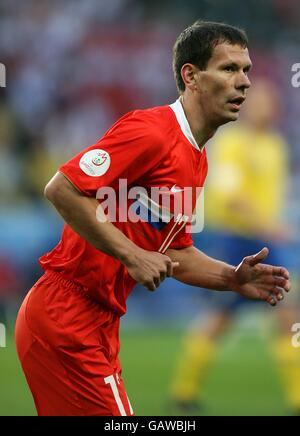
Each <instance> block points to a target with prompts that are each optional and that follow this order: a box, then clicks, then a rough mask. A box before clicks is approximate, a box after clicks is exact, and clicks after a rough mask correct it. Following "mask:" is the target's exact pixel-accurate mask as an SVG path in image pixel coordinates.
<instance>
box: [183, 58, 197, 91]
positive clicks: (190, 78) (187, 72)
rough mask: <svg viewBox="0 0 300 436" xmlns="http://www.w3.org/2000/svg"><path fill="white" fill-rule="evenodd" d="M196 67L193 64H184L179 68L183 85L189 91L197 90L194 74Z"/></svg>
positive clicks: (195, 73)
mask: <svg viewBox="0 0 300 436" xmlns="http://www.w3.org/2000/svg"><path fill="white" fill-rule="evenodd" d="M197 72H198V68H197V67H196V66H195V65H193V64H184V65H183V66H182V68H181V77H182V80H183V82H184V84H185V87H186V88H188V89H190V90H191V91H196V90H197V81H196V75H197Z"/></svg>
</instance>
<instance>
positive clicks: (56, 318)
mask: <svg viewBox="0 0 300 436" xmlns="http://www.w3.org/2000/svg"><path fill="white" fill-rule="evenodd" d="M83 292H84V291H83V290H82V289H81V288H79V287H78V286H77V285H75V284H74V283H72V282H69V281H67V280H64V279H63V278H62V277H61V275H60V274H58V273H54V272H46V274H45V275H44V276H42V277H41V278H40V280H39V281H38V282H37V283H36V284H35V285H34V286H33V288H32V289H31V291H30V292H29V294H28V295H27V297H26V298H25V300H24V302H23V304H22V307H21V309H20V312H19V315H18V319H17V324H16V344H17V351H18V354H19V358H20V361H21V364H22V368H23V371H24V373H25V376H26V379H27V382H28V385H29V387H30V390H31V392H32V395H33V397H34V401H35V405H36V408H37V411H38V414H39V415H40V416H61V415H62V416H101V415H104V416H108V415H112V416H118V415H119V416H120V415H123V416H127V415H132V414H133V411H132V409H131V406H130V403H129V400H128V397H127V395H126V392H125V388H124V383H123V380H122V378H121V366H120V362H119V359H118V353H119V348H120V346H119V324H120V319H119V317H118V316H116V315H115V314H113V313H112V312H110V311H108V310H106V309H103V308H102V307H101V306H100V305H99V304H98V303H96V302H94V301H92V300H90V299H89V298H88V297H87V296H86V295H84V293H83Z"/></svg>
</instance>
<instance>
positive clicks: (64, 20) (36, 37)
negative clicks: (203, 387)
mask: <svg viewBox="0 0 300 436" xmlns="http://www.w3.org/2000/svg"><path fill="white" fill-rule="evenodd" d="M199 18H200V19H205V20H212V21H224V22H227V23H229V24H233V25H237V26H239V27H242V28H244V29H245V30H246V31H247V34H248V36H249V40H250V50H251V58H252V61H253V64H254V68H253V71H252V72H251V76H250V78H251V79H252V81H253V83H255V80H256V78H259V80H264V81H265V83H269V84H270V86H271V88H272V89H275V88H276V104H275V103H274V106H273V109H274V108H275V109H276V110H275V112H276V113H275V114H274V113H273V115H272V119H271V120H270V124H272V131H273V130H274V131H275V130H276V131H277V132H279V135H280V138H281V141H282V142H281V144H282V148H284V156H285V157H284V162H285V163H284V165H285V168H286V174H284V176H283V175H282V174H281V175H280V177H282V180H284V185H285V186H284V191H283V192H281V194H280V195H283V197H281V198H282V199H283V200H282V203H281V200H280V201H279V203H281V207H280V204H279V206H278V207H277V209H280V210H277V211H276V214H277V215H280V219H279V221H280V223H281V224H280V226H279V227H278V228H277V229H278V232H277V235H276V230H274V229H276V227H272V228H271V224H272V223H273V221H274V220H273V218H272V216H271V217H270V228H269V230H270V232H269V234H268V238H263V237H262V235H258V234H257V235H254V234H253V228H252V227H254V226H251V225H250V224H249V223H252V222H254V223H255V221H256V217H255V213H254V215H253V217H252V221H251V214H249V215H248V218H250V219H249V220H248V224H249V228H248V229H244V235H243V236H245V237H247V236H249V237H250V238H251V237H252V238H253V237H255V236H257V238H258V239H260V240H263V239H264V240H266V242H268V241H270V242H272V241H271V239H274V240H275V242H276V243H280V244H282V245H281V247H283V246H284V249H283V250H282V251H281V259H280V260H281V261H282V263H285V265H286V266H287V267H289V268H290V269H291V272H292V276H293V284H294V292H295V295H297V291H298V289H297V288H298V284H297V283H298V280H299V278H298V275H299V264H300V241H299V228H300V207H299V196H300V147H299V144H300V123H299V113H300V88H293V86H292V84H291V81H292V76H293V74H294V73H292V65H293V64H295V63H298V62H300V54H299V47H300V7H299V1H298V0H261V1H259V0H248V1H247V2H241V1H238V0H163V1H162V0H160V1H158V0H151V1H150V0H109V1H108V0H86V1H79V0H65V1H61V0H51V1H50V0H41V1H38V0H25V1H22V2H21V1H18V0H2V1H1V3H0V62H1V63H2V64H4V65H5V66H6V85H7V86H6V88H0V323H1V322H2V323H5V324H6V325H7V326H8V327H9V326H11V327H12V326H13V322H14V318H15V315H16V311H17V309H18V306H19V303H20V301H21V299H22V297H23V296H24V294H25V293H26V292H27V291H28V289H29V288H30V287H31V286H32V284H33V283H34V281H35V280H36V278H38V277H39V276H40V275H41V273H42V271H41V270H40V268H39V266H38V263H37V259H38V257H39V256H40V255H42V254H43V253H44V252H46V251H49V250H50V249H52V248H53V247H54V245H55V244H56V243H57V242H58V240H59V238H60V230H61V228H62V220H61V219H60V218H59V217H58V216H57V213H56V212H55V211H54V210H53V208H52V207H51V206H50V205H49V204H47V202H46V201H45V200H44V198H43V189H44V186H45V184H46V183H47V181H48V180H49V179H50V178H51V176H52V175H53V174H54V173H55V172H56V170H57V168H58V166H59V165H60V164H62V163H63V162H65V161H67V160H68V159H69V158H71V157H72V156H73V155H74V154H75V153H76V152H78V151H79V150H81V149H82V148H85V147H87V146H89V145H91V144H93V143H94V142H95V141H96V140H97V139H99V138H100V137H101V136H102V135H103V134H104V133H105V131H106V130H107V129H108V128H109V127H110V126H111V124H112V123H114V122H115V121H116V120H117V119H118V118H119V117H120V116H122V115H123V114H124V113H126V112H128V111H130V110H133V109H136V108H146V107H151V106H156V105H164V104H169V103H172V102H174V101H175V100H176V98H177V90H176V86H175V83H174V80H173V72H172V46H173V44H174V42H175V39H176V37H177V36H178V34H179V33H180V32H181V31H182V30H183V29H184V28H185V27H187V26H188V25H190V24H192V23H193V22H194V21H195V20H197V19H199ZM271 88H268V87H267V88H265V90H266V89H268V90H270V89H271ZM270 92H271V91H270ZM259 105H261V106H260V108H261V109H262V108H264V107H265V103H264V102H263V101H261V100H259ZM267 106H268V104H267ZM257 107H258V106H257ZM253 108H254V109H253ZM252 111H254V112H255V104H254V106H253V102H252ZM254 112H253V113H254ZM248 116H249V114H248ZM248 121H249V119H248ZM252 122H253V120H252ZM252 127H253V126H252ZM269 127H270V126H269ZM270 128H271V127H270ZM226 129H227V128H226ZM227 135H229V138H235V136H234V135H235V133H234V131H232V132H230V131H228V134H227ZM243 135H244V136H245V133H244V134H242V136H240V137H243ZM227 137H228V136H227ZM218 138H220V139H218ZM253 138H254V139H253V141H256V139H255V137H254V136H253ZM248 139H249V137H248ZM260 139H261V138H259V140H260ZM216 141H217V142H218V141H220V146H221V144H222V134H221V135H220V136H218V137H217V140H216ZM224 141H225V140H224ZM229 143H230V144H231V143H232V141H231V139H230V140H229ZM209 147H210V144H208V149H209ZM250 147H251V144H250ZM212 150H214V148H213V147H212ZM265 150H267V149H265ZM209 154H210V163H211V165H212V168H213V166H214V162H213V161H214V159H215V158H216V161H218V162H217V163H218V165H219V166H218V168H219V169H220V165H222V157H220V156H219V157H218V153H215V152H213V153H210V152H209ZM216 156H217V157H216ZM232 157H236V155H235V151H234V150H233V152H232ZM260 158H262V165H265V167H266V169H268V168H271V166H272V162H273V161H272V159H270V156H269V155H268V153H267V151H266V154H265V155H262V154H261V153H260ZM218 159H219V160H218ZM220 159H221V160H220ZM224 159H225V160H226V159H227V162H225V163H227V164H228V156H227V157H224ZM282 162H283V161H282ZM224 168H225V167H224ZM274 168H275V167H274ZM225 170H226V168H225V169H224V171H223V172H222V170H221V173H222V174H225V178H224V180H227V181H229V182H228V183H229V186H228V185H226V186H227V187H228V189H229V190H230V189H231V187H230V183H231V182H232V180H234V178H233V177H232V174H233V173H232V172H231V171H230V172H229V173H228V172H227V173H226V171H225ZM212 174H219V173H218V172H217V173H214V172H213V171H212ZM226 174H227V175H226ZM273 176H274V174H273ZM249 177H251V175H250V173H249ZM275 178H276V174H275ZM210 180H211V179H210ZM216 180H218V176H217V175H216V177H215V178H214V181H216ZM219 181H220V180H219ZM209 183H211V182H209ZM221 185H222V183H221ZM211 187H212V188H213V184H212V185H211ZM208 188H209V189H210V186H208ZM215 188H216V186H215ZM221 188H222V189H223V191H222V192H223V193H224V192H225V191H224V185H223V186H221ZM209 189H208V192H209ZM220 192H221V191H219V192H218V190H217V189H216V190H215V194H217V195H215V196H214V195H212V196H211V201H210V204H209V208H208V212H207V219H206V223H205V224H206V225H205V231H204V233H203V236H202V235H198V236H197V238H196V240H197V244H198V246H199V247H200V248H204V250H205V249H206V248H207V249H208V251H209V252H210V253H214V252H215V253H216V254H217V255H218V254H219V257H220V255H221V254H222V250H223V251H224V260H226V258H227V259H228V253H230V252H231V250H232V246H231V245H230V243H229V245H228V240H227V242H226V241H225V240H224V234H226V232H227V233H228V232H229V233H230V232H231V231H232V228H230V225H229V227H228V226H227V228H226V226H225V221H226V220H225V221H223V224H224V228H223V229H222V219H221V218H220V220H219V221H218V219H216V220H214V218H218V217H221V210H222V208H221V206H218V202H216V203H213V201H214V199H215V198H217V197H218V195H219V194H220ZM242 192H243V191H240V194H242ZM273 194H274V192H273ZM263 195H264V194H263V193H260V198H261V197H263ZM268 195H269V194H266V197H265V198H266V200H269V201H271V197H269V198H267V197H268ZM270 195H271V194H270ZM219 196H220V195H219ZM221 199H224V197H223V194H221ZM254 204H255V201H254ZM264 204H265V203H264V200H263V199H262V205H261V207H262V208H263V207H264ZM265 209H266V208H265ZM232 210H233V209H232ZM236 210H240V209H236ZM218 213H219V215H218ZM277 215H276V220H277V218H278V217H277ZM210 218H212V224H214V226H215V227H214V226H212V228H210V225H209V222H210ZM227 218H228V217H227ZM213 221H215V222H214V223H213ZM271 221H272V223H271ZM229 222H230V218H229ZM227 224H228V220H227ZM264 225H265V227H264V231H263V232H262V233H263V234H264V236H266V235H267V233H268V232H267V231H266V230H268V222H267V221H265V223H264ZM213 227H214V228H213ZM250 227H251V229H250ZM258 227H259V226H258ZM248 230H249V234H248V235H247V231H248ZM256 230H257V231H258V228H257V229H256ZM251 232H252V233H251ZM235 236H236V235H235ZM239 236H240V235H239ZM220 238H221V239H220ZM231 242H232V240H231ZM273 242H274V241H273ZM226 243H227V246H226ZM243 247H244V250H246V245H244V246H243ZM250 247H251V245H249V249H250ZM225 251H226V253H225ZM245 254H251V253H248V252H245ZM204 292H205V291H204ZM199 294H200V293H199V290H197V291H196V290H195V289H190V290H187V289H184V287H183V286H179V285H178V284H177V285H175V284H174V282H173V281H166V282H165V283H164V284H163V286H162V288H161V289H160V290H159V291H158V292H156V293H155V294H149V293H147V292H146V291H145V290H143V289H141V288H137V289H136V291H135V292H133V295H132V297H131V298H130V303H129V314H128V320H127V321H125V325H126V323H127V324H128V325H132V324H133V325H139V326H141V325H144V326H148V325H156V326H157V324H158V321H159V323H161V324H162V323H165V324H167V325H168V328H169V327H170V326H171V325H176V326H178V325H185V324H186V321H189V320H190V319H194V316H195V315H197V314H198V313H199V311H200V312H201V308H202V312H203V311H204V310H205V309H203V308H205V307H206V304H207V301H206V299H205V298H204V299H203V301H202V302H201V299H200V300H199ZM292 301H294V300H292ZM211 303H212V302H211V301H210V303H209V304H210V308H211ZM212 304H215V303H214V302H213V303H212ZM293 304H294V303H293ZM295 306H296V304H295ZM216 307H218V303H216ZM252 307H253V306H252ZM259 311H260V309H257V312H259ZM296 316H297V315H294V318H292V319H291V318H290V317H289V318H288V319H289V322H290V323H291V322H293V321H294V322H297V321H300V318H299V319H298V320H297V318H296ZM244 319H245V318H243V320H244ZM247 319H248V321H249V325H248V327H249V326H250V329H253V328H254V329H255V328H256V327H257V326H256V318H254V319H252V318H251V316H250V318H249V317H248V318H247ZM243 322H244V321H242V324H243ZM196 324H197V323H196ZM194 325H195V322H194ZM215 333H216V332H215ZM159 336H160V335H159V334H158V336H157V338H159ZM197 340H198V339H197ZM174 344H175V342H174ZM197 344H198V342H197ZM175 348H176V350H177V345H176V346H175V345H174V350H175ZM196 348H197V345H196ZM160 351H162V350H160ZM152 357H153V356H152ZM252 358H253V356H252ZM191 359H193V357H191ZM131 363H132V362H131ZM195 365H196V366H197V363H196V364H195ZM196 372H197V370H195V373H196ZM178 378H180V376H178ZM183 383H185V382H184V380H183ZM185 386H186V384H185ZM9 389H10V388H9ZM174 390H175V393H176V392H177V393H178V389H177V391H176V387H175V388H174ZM184 392H185V391H184ZM184 392H183V394H184ZM179 393H180V388H179ZM181 393H182V392H181ZM185 393H186V392H185ZM190 394H191V393H190ZM298 400H299V401H298V403H299V411H300V398H299V399H298ZM225 403H226V401H225V402H224V404H225ZM151 410H153V409H151Z"/></svg>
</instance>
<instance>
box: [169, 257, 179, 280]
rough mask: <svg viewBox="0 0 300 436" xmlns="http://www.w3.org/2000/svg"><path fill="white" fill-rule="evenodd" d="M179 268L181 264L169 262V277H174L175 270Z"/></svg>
mask: <svg viewBox="0 0 300 436" xmlns="http://www.w3.org/2000/svg"><path fill="white" fill-rule="evenodd" d="M178 267H179V262H172V261H170V262H168V264H167V277H172V276H173V273H174V271H173V270H174V268H178Z"/></svg>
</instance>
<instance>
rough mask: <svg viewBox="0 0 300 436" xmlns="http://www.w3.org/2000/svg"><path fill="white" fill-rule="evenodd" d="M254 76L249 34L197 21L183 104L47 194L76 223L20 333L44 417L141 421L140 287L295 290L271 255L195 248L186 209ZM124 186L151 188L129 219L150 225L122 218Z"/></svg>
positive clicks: (73, 163)
mask: <svg viewBox="0 0 300 436" xmlns="http://www.w3.org/2000/svg"><path fill="white" fill-rule="evenodd" d="M250 67H251V61H250V58H249V53H248V49H247V38H246V35H245V33H244V32H243V31H241V30H239V29H236V28H234V27H232V26H228V25H225V24H218V23H209V22H196V23H195V24H194V25H192V26H190V27H189V28H188V29H186V30H185V31H184V32H183V33H182V34H181V35H180V36H179V38H178V39H177V41H176V43H175V46H174V72H175V78H176V82H177V87H178V90H179V94H180V98H179V99H178V100H177V101H176V102H175V103H174V104H172V105H170V106H162V107H156V108H152V109H147V110H136V111H133V112H131V113H129V114H127V115H125V116H124V117H123V118H121V119H120V120H119V121H117V122H116V124H114V125H113V126H112V127H111V129H110V130H108V132H107V133H106V134H105V135H104V136H103V138H101V139H100V140H99V141H98V142H97V143H96V144H94V145H93V146H91V147H89V148H87V149H85V150H83V151H82V152H81V153H79V154H78V155H77V156H75V157H74V158H73V159H71V160H70V161H69V162H67V163H66V164H65V165H63V166H62V167H61V168H60V169H59V172H58V173H57V174H56V175H55V176H54V177H53V179H52V180H51V181H50V182H49V184H48V185H47V187H46V190H45V195H46V197H47V198H48V199H49V200H50V201H51V202H52V203H53V205H54V206H55V207H56V209H57V210H58V212H59V213H60V214H61V216H62V217H63V218H64V220H65V223H66V224H65V227H64V231H63V235H62V239H61V241H60V243H59V244H58V245H57V247H55V248H54V250H53V251H52V252H51V253H47V254H46V255H44V256H43V257H42V258H41V259H40V264H41V266H42V268H43V269H44V270H45V274H44V275H43V276H42V277H41V278H40V280H39V281H38V282H37V283H36V284H35V285H34V286H33V288H32V289H31V291H30V292H29V294H28V295H27V297H26V298H25V301H24V302H23V305H22V307H21V309H20V312H19V316H18V320H17V326H16V341H17V350H18V354H19V357H20V361H21V363H22V367H23V370H24V373H25V375H26V378H27V382H28V384H29V387H30V389H31V392H32V394H33V397H34V400H35V404H36V407H37V411H38V414H39V415H73V416H74V415H78V416H79V415H85V416H96V415H122V416H126V415H132V414H133V410H132V408H131V405H130V402H129V399H128V397H127V395H126V391H125V388H124V383H123V380H122V377H121V365H120V362H119V359H118V353H119V348H120V344H119V321H120V317H121V316H122V315H124V313H125V312H126V299H127V297H128V295H129V293H130V291H131V290H132V288H133V286H134V285H135V284H136V283H140V284H143V285H144V286H145V287H146V288H147V289H149V290H151V291H153V290H155V289H156V288H157V287H158V286H159V284H160V283H161V282H162V281H163V280H164V279H165V278H166V277H171V276H173V277H174V278H175V279H177V280H180V281H182V282H184V283H187V284H190V285H193V286H199V287H207V288H209V289H215V290H219V291H227V290H231V291H235V292H238V293H240V294H241V295H243V296H245V297H247V298H251V299H257V300H264V301H266V302H268V303H269V304H271V305H275V304H276V301H280V300H282V299H283V291H284V290H286V291H289V289H290V282H289V273H288V271H287V270H286V269H285V268H283V267H275V266H269V265H263V264H261V263H260V262H261V261H263V260H264V259H265V258H266V256H267V254H268V249H267V248H263V249H262V250H261V251H260V252H259V253H257V254H256V255H251V256H248V257H246V258H244V259H243V260H242V261H241V263H240V265H239V266H231V265H227V264H225V263H223V262H220V261H218V260H215V259H212V258H209V257H208V256H206V255H205V254H204V253H202V252H200V251H199V250H197V249H196V248H194V247H193V241H192V237H191V233H189V232H188V231H187V230H186V226H187V221H188V220H187V218H188V219H189V220H190V218H191V217H190V216H189V215H188V216H186V215H185V214H177V213H175V209H174V207H175V206H174V204H175V201H174V199H175V198H176V196H177V195H181V194H183V193H184V191H185V190H186V188H187V187H190V188H192V190H193V192H194V190H195V189H196V188H197V187H201V186H203V184H204V181H205V177H206V174H207V160H206V152H205V148H204V144H205V143H206V142H207V140H208V139H209V138H210V137H211V136H212V135H213V134H214V133H215V131H216V130H217V128H218V127H219V126H221V125H222V124H225V123H227V122H229V121H235V120H236V119H237V118H238V114H239V109H240V106H241V104H242V102H243V101H244V99H245V96H246V91H247V89H248V88H249V86H250V82H249V78H248V71H249V69H250ZM121 179H122V180H126V182H127V185H128V188H133V187H139V188H141V189H142V191H143V192H142V194H141V195H140V196H139V197H138V196H137V197H136V198H135V199H134V198H131V199H130V200H129V205H128V210H126V212H129V209H130V210H131V212H132V216H134V215H136V216H137V217H138V216H139V217H142V218H143V219H140V220H132V219H128V220H123V219H120V216H121V215H122V214H123V213H124V210H123V209H124V208H122V207H121V205H120V195H121V194H122V193H121V189H120V180H121ZM153 187H157V188H168V190H169V191H168V195H169V197H170V198H171V200H172V201H170V208H169V210H165V208H163V207H162V206H161V204H160V203H159V202H158V203H157V202H154V201H153V199H152V198H151V196H150V192H151V190H152V188H153ZM106 188H109V189H113V192H115V193H116V199H117V200H116V201H117V205H116V209H117V210H116V212H117V213H116V215H117V217H118V218H117V219H116V220H109V219H103V218H105V216H104V206H103V207H102V205H101V202H100V201H99V190H100V191H101V189H104V190H105V189H106ZM196 197H197V196H196V195H192V200H191V202H192V204H191V209H192V210H193V209H194V208H195V206H196ZM149 204H150V205H151V206H153V205H154V206H153V207H152V208H151V214H150V213H149V210H150V209H149ZM162 214H163V215H164V218H163V219H161V216H162ZM153 215H156V218H157V219H153ZM166 216H167V219H166ZM145 218H148V219H145ZM154 218H155V217H154Z"/></svg>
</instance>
